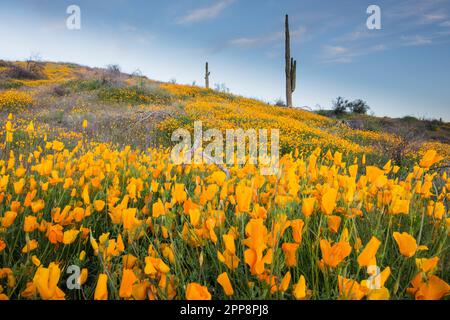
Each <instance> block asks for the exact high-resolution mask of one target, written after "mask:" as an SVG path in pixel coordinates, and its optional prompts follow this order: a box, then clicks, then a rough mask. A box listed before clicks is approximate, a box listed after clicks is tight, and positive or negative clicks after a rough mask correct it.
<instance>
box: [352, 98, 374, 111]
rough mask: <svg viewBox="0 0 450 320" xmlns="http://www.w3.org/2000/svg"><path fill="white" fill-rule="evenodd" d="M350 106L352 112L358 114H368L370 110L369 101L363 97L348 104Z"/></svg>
mask: <svg viewBox="0 0 450 320" xmlns="http://www.w3.org/2000/svg"><path fill="white" fill-rule="evenodd" d="M348 108H349V109H350V111H351V112H353V113H358V114H367V111H369V109H370V107H369V106H368V105H367V103H366V102H365V101H363V100H361V99H358V100H355V101H353V102H351V103H350V104H349V105H348Z"/></svg>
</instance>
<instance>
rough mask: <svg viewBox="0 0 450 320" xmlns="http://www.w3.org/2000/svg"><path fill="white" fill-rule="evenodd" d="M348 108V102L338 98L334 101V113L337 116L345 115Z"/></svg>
mask: <svg viewBox="0 0 450 320" xmlns="http://www.w3.org/2000/svg"><path fill="white" fill-rule="evenodd" d="M347 107H348V100H346V99H344V98H342V97H337V99H336V100H334V101H333V113H334V114H335V115H337V116H338V115H342V114H345V113H346V112H347Z"/></svg>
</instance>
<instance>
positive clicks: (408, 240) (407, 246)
mask: <svg viewBox="0 0 450 320" xmlns="http://www.w3.org/2000/svg"><path fill="white" fill-rule="evenodd" d="M394 239H395V242H397V245H398V249H399V250H400V253H401V254H402V255H403V256H405V257H407V258H410V257H412V256H413V255H415V254H416V251H417V242H416V239H414V237H413V236H411V235H410V234H408V233H406V232H403V233H399V232H394Z"/></svg>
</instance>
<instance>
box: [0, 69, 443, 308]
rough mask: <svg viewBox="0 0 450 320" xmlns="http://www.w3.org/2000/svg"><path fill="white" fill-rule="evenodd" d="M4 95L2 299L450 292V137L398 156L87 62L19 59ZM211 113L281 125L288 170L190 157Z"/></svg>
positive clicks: (286, 117) (367, 141) (368, 140)
mask: <svg viewBox="0 0 450 320" xmlns="http://www.w3.org/2000/svg"><path fill="white" fill-rule="evenodd" d="M0 88H1V89H0V112H1V115H2V132H1V145H0V299H211V298H212V299H230V298H234V299H442V298H445V297H446V296H447V295H448V294H449V292H450V287H449V285H448V282H449V280H450V272H449V270H450V268H449V267H450V261H449V260H450V252H449V251H450V249H449V240H448V234H449V229H450V218H449V217H448V205H449V203H448V202H449V199H450V197H449V193H448V190H449V188H450V177H449V176H448V174H449V173H448V166H447V164H448V161H449V152H450V150H449V146H448V145H446V144H443V143H439V142H433V141H424V142H423V143H422V144H421V145H418V146H415V148H416V149H411V150H404V153H402V156H401V157H400V158H396V159H390V158H389V156H390V155H391V154H396V147H397V146H398V144H399V141H400V140H399V139H400V138H399V137H397V136H395V135H392V134H386V133H383V132H376V131H362V130H353V129H351V128H349V127H347V126H345V125H342V124H341V123H340V122H338V121H336V120H333V119H329V118H326V117H322V116H319V115H317V114H314V113H311V112H308V111H305V110H299V109H286V108H281V107H276V106H273V105H268V104H265V103H263V102H260V101H256V100H252V99H247V98H243V97H238V96H234V95H231V94H227V93H222V92H216V91H213V90H206V89H202V88H199V87H194V86H182V85H176V84H167V83H159V82H155V81H151V80H148V79H147V78H144V77H141V76H128V75H124V74H121V73H118V72H114V71H113V70H109V71H106V70H101V69H90V68H86V67H80V66H76V65H71V64H57V63H36V64H33V65H32V67H30V66H29V65H28V66H27V65H26V63H10V62H2V63H0ZM195 120H201V121H202V122H203V123H204V127H206V128H218V129H220V130H225V129H227V128H279V129H280V142H281V149H282V153H283V156H282V158H281V160H280V166H281V167H280V168H281V170H280V173H279V174H278V175H274V176H262V175H260V173H259V170H258V168H257V167H255V166H253V165H245V166H237V165H236V166H229V167H228V168H227V170H228V172H229V176H227V174H225V172H224V171H222V170H221V169H220V168H218V167H217V166H215V165H208V164H203V165H184V166H178V165H174V164H173V163H171V161H170V146H171V142H170V135H171V133H172V131H173V130H175V129H177V128H180V127H184V128H187V129H192V125H193V122H194V121H195ZM391 151H392V152H391ZM74 267H75V269H76V268H79V270H80V274H79V277H77V278H76V279H75V281H73V279H72V278H71V277H70V276H71V274H72V272H73V270H75V269H74ZM68 271H69V272H68ZM74 283H75V284H79V285H80V286H79V288H78V287H77V286H75V287H74V286H73V285H72V286H71V284H74Z"/></svg>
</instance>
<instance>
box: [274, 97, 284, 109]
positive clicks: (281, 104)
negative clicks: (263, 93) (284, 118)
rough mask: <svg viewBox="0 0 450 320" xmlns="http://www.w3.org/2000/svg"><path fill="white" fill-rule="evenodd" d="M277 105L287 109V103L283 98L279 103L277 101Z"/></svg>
mask: <svg viewBox="0 0 450 320" xmlns="http://www.w3.org/2000/svg"><path fill="white" fill-rule="evenodd" d="M275 105H276V106H278V107H286V103H285V102H284V101H283V99H281V98H279V99H278V100H277V101H275Z"/></svg>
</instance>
